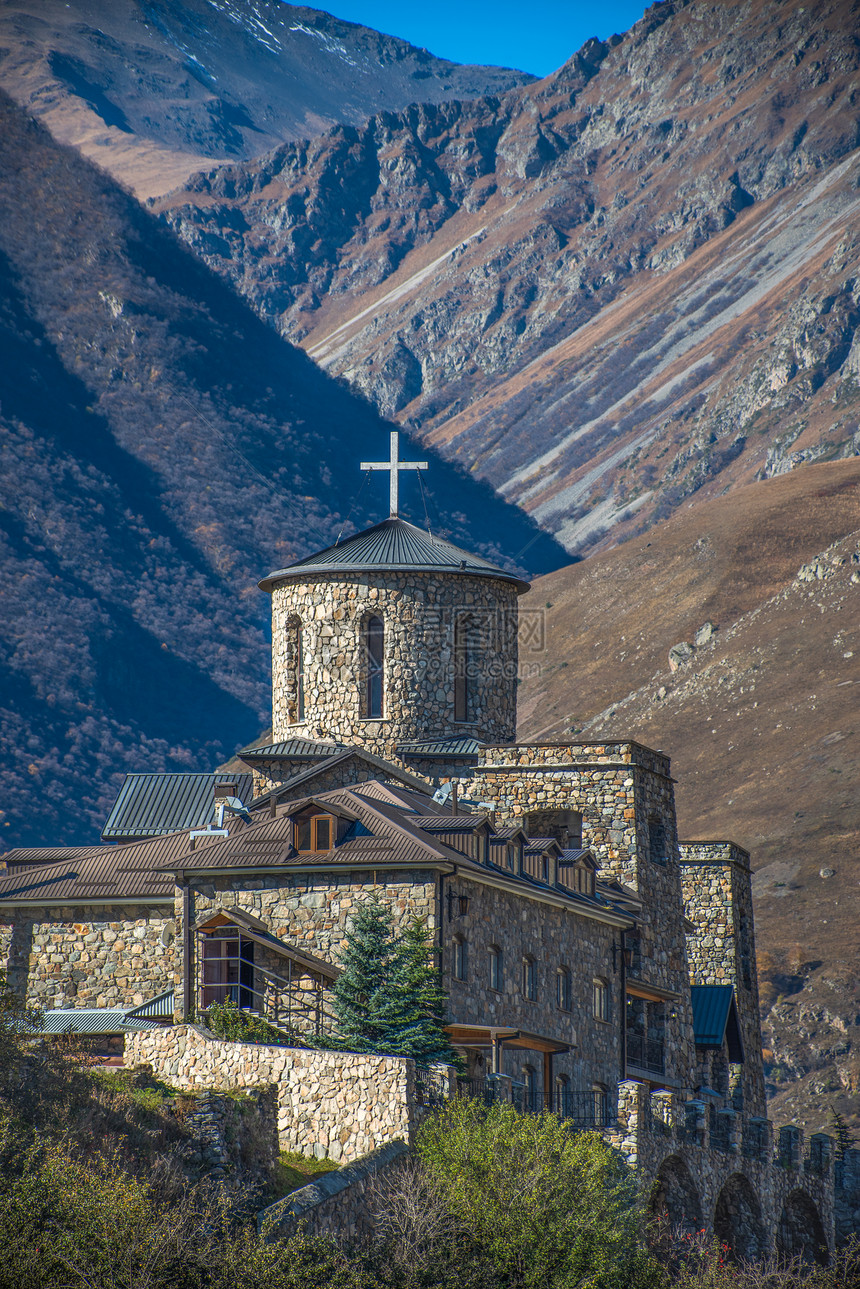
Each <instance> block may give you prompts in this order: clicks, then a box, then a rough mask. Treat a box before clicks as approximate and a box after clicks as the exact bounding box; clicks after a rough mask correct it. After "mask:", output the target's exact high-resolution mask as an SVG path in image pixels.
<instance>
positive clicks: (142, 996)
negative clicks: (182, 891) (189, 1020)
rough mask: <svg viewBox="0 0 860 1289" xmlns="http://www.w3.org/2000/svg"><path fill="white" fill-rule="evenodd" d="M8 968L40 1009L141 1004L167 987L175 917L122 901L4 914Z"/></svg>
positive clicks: (16, 984) (166, 909)
mask: <svg viewBox="0 0 860 1289" xmlns="http://www.w3.org/2000/svg"><path fill="white" fill-rule="evenodd" d="M3 916H4V918H9V919H10V920H9V921H7V922H6V923H5V925H3V926H2V927H0V934H2V944H0V951H2V954H3V965H4V966H5V967H6V968H7V971H8V973H9V983H10V985H11V986H12V988H13V989H15V990H17V991H19V992H20V993H22V994H25V995H26V998H27V1001H28V1002H29V1003H31V1004H33V1005H34V1006H38V1007H45V1008H52V1007H125V1006H128V1007H137V1006H139V1005H140V1004H141V1003H144V1002H146V1001H147V1000H148V999H149V998H154V997H155V995H156V994H160V993H162V992H163V991H164V990H165V989H169V988H170V986H171V985H172V984H173V980H174V974H175V969H176V959H177V952H176V949H177V945H176V939H175V934H174V928H175V923H174V912H173V907H172V905H170V904H165V905H164V906H163V907H162V906H158V907H155V906H152V905H138V904H121V905H110V906H102V907H96V906H93V905H86V906H83V905H82V906H81V907H80V908H52V907H51V906H50V905H48V906H46V907H43V908H19V909H14V910H13V909H9V910H4V913H3Z"/></svg>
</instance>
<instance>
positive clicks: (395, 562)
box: [259, 517, 529, 593]
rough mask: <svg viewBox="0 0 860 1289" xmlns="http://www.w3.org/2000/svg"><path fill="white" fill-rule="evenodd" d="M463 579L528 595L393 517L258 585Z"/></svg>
mask: <svg viewBox="0 0 860 1289" xmlns="http://www.w3.org/2000/svg"><path fill="white" fill-rule="evenodd" d="M359 572H360V573H372V572H373V573H396V572H409V573H415V572H422V573H459V574H462V575H464V576H467V577H495V578H500V579H501V580H502V581H505V582H513V583H514V585H515V586H516V588H517V591H518V592H520V593H522V592H523V591H527V590H528V589H529V584H528V582H526V581H524V580H523V579H522V578H521V577H518V576H517V575H516V574H514V573H508V572H506V571H505V569H503V568H499V567H498V565H496V564H491V563H490V561H489V560H486V559H484V558H483V557H482V556H480V555H472V554H470V552H469V551H464V550H461V549H460V547H459V546H455V545H454V544H453V542H448V541H445V539H444V538H443V537H433V536H431V534H430V533H428V532H427V531H426V530H425V529H422V528H416V526H415V525H414V524H410V523H409V522H408V521H407V520H405V519H400V518H399V517H391V518H389V519H385V520H383V521H382V523H381V524H375V525H374V527H373V528H367V529H365V530H364V532H361V533H355V534H354V535H353V536H352V537H348V538H347V539H346V541H345V542H336V543H335V545H334V546H329V547H327V549H326V550H324V551H318V552H317V553H316V554H315V555H308V556H307V557H306V558H305V559H300V560H297V561H296V563H295V564H289V565H288V566H287V567H286V568H282V569H279V570H278V572H276V573H270V574H269V576H268V577H264V578H263V580H262V582H260V583H259V587H260V590H261V591H272V590H273V589H274V588H275V587H276V586H277V585H278V584H279V583H281V582H284V581H286V580H287V579H289V578H294V577H301V578H305V579H308V580H312V579H313V578H314V577H315V576H317V575H319V574H325V573H359Z"/></svg>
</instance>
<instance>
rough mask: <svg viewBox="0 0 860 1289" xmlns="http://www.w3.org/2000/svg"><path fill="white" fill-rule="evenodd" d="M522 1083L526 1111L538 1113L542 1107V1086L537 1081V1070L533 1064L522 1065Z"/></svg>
mask: <svg viewBox="0 0 860 1289" xmlns="http://www.w3.org/2000/svg"><path fill="white" fill-rule="evenodd" d="M523 1083H524V1084H525V1106H524V1107H523V1108H524V1109H525V1110H526V1111H528V1112H530V1113H531V1114H538V1113H540V1111H541V1110H542V1109H543V1088H542V1087H541V1086H540V1084H539V1083H538V1075H537V1070H536V1069H535V1067H534V1066H533V1065H526V1066H524V1067H523Z"/></svg>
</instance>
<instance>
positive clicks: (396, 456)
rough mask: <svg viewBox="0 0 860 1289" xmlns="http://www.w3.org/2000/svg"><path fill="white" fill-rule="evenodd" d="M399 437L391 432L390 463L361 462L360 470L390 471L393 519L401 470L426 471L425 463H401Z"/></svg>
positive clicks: (396, 507) (397, 503) (397, 500)
mask: <svg viewBox="0 0 860 1289" xmlns="http://www.w3.org/2000/svg"><path fill="white" fill-rule="evenodd" d="M399 440H400V435H399V434H398V432H397V430H392V431H391V460H390V461H362V463H361V469H362V470H390V471H391V518H392V519H395V518H396V517H397V513H398V505H399V489H398V484H399V480H400V471H401V470H426V469H427V462H426V461H401V460H400V449H399Z"/></svg>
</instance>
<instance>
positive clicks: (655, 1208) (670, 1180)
mask: <svg viewBox="0 0 860 1289" xmlns="http://www.w3.org/2000/svg"><path fill="white" fill-rule="evenodd" d="M650 1209H651V1215H652V1217H654V1218H655V1219H656V1220H657V1221H658V1222H660V1223H661V1225H662V1224H665V1226H666V1227H667V1228H668V1231H667V1232H666V1234H667V1235H668V1236H669V1237H670V1238H674V1237H677V1236H678V1235H691V1234H693V1232H695V1231H700V1230H701V1229H702V1225H703V1223H702V1203H701V1200H700V1199H699V1191H698V1189H697V1187H696V1183H695V1182H694V1181H693V1177H692V1174H691V1172H690V1170H689V1168H688V1167H687V1165H686V1164H685V1163H684V1161H683V1159H682V1158H681V1157H680V1155H669V1157H668V1158H667V1159H664V1160H663V1162H662V1164H661V1165H660V1167H659V1168H658V1169H657V1175H656V1177H655V1178H654V1186H653V1189H652V1191H651V1199H650Z"/></svg>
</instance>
